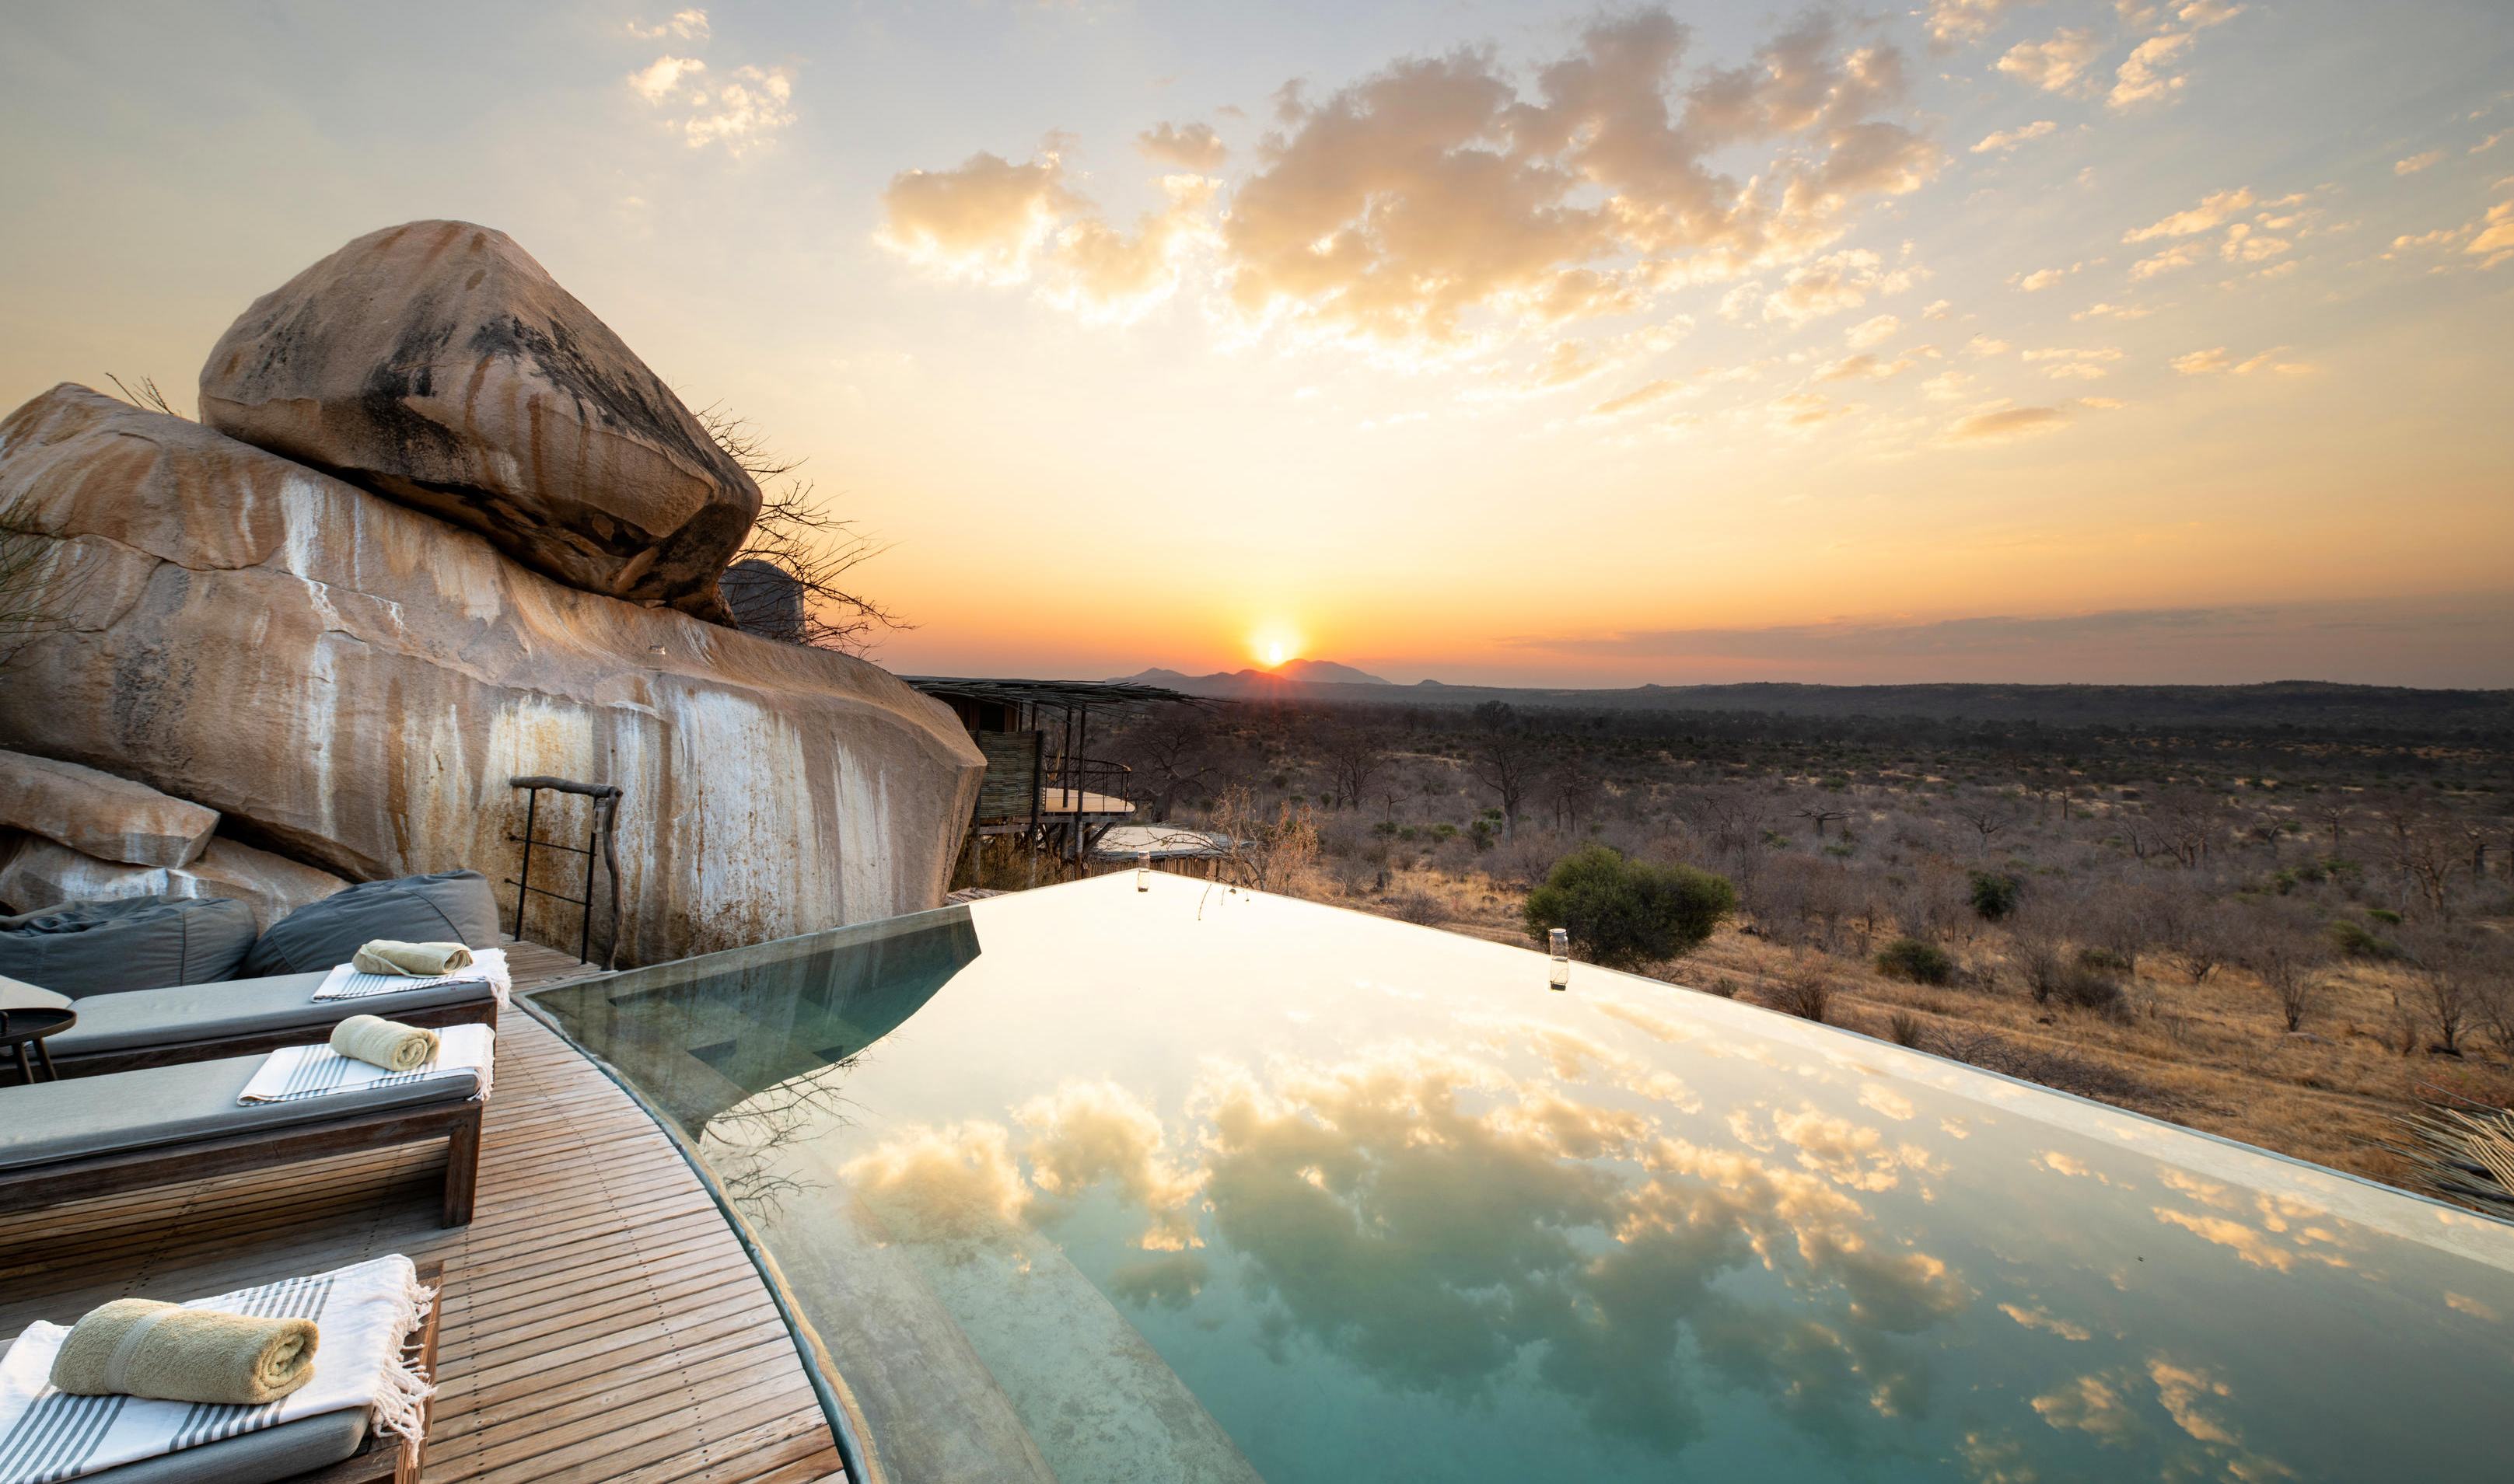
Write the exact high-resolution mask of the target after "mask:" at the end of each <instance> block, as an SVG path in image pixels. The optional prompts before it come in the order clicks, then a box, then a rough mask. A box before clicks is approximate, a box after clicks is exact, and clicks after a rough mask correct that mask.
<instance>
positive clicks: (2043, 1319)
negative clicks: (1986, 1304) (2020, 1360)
mask: <svg viewBox="0 0 2514 1484" xmlns="http://www.w3.org/2000/svg"><path fill="white" fill-rule="evenodd" d="M1999 1311H2000V1312H2001V1313H2003V1314H2006V1315H2007V1317H2008V1318H2010V1319H2013V1320H2015V1321H2016V1322H2017V1323H2019V1324H2021V1325H2023V1326H2025V1327H2026V1328H2027V1329H2029V1330H2041V1331H2043V1332H2044V1333H2045V1334H2048V1335H2057V1336H2059V1337H2060V1338H2061V1339H2063V1340H2092V1339H2094V1338H2095V1332H2094V1331H2092V1330H2090V1329H2088V1328H2087V1327H2086V1326H2085V1325H2083V1324H2073V1323H2071V1322H2070V1321H2068V1320H2066V1319H2062V1318H2058V1317H2056V1316H2054V1315H2053V1314H2051V1313H2050V1312H2049V1311H2048V1310H2045V1309H2039V1308H2028V1307H2026V1306H2025V1305H2023V1304H2001V1305H2000V1306H1999Z"/></svg>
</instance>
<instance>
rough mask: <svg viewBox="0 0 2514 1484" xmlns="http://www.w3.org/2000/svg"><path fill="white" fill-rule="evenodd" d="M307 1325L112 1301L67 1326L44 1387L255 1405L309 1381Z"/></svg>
mask: <svg viewBox="0 0 2514 1484" xmlns="http://www.w3.org/2000/svg"><path fill="white" fill-rule="evenodd" d="M321 1339H322V1337H321V1335H320V1333H319V1332H317V1331H316V1329H315V1328H314V1322H313V1321H312V1320H310V1319H258V1318H255V1317H254V1316H253V1315H251V1314H230V1313H225V1312H223V1311H221V1310H218V1309H211V1308H184V1307H182V1305H180V1304H160V1303H158V1302H157V1301H155V1300H153V1299H116V1300H114V1301H113V1302H112V1303H111V1304H105V1305H104V1306H103V1307H101V1308H96V1309H90V1310H89V1311H88V1312H87V1314H86V1316H85V1317H83V1318H81V1319H80V1320H79V1322H78V1323H76V1324H74V1325H72V1326H71V1327H70V1332H69V1334H68V1335H66V1336H64V1337H63V1338H62V1340H61V1349H60V1351H59V1352H58V1353H56V1354H55V1355H54V1356H53V1373H52V1378H51V1380H52V1383H53V1384H54V1385H55V1386H58V1387H60V1388H61V1390H63V1391H68V1392H71V1393H73V1394H75V1395H79V1396H113V1395H122V1396H145V1397H150V1398H153V1399H155V1400H157V1401H179V1402H217V1403H225V1404H228V1405H234V1406H255V1407H258V1406H261V1405H263V1404H264V1403H265V1402H274V1401H277V1400H279V1399H280V1398H281V1397H283V1396H286V1395H287V1394H288V1393H289V1392H291V1391H294V1390H296V1389H297V1388H298V1387H300V1386H302V1385H304V1384H306V1383H307V1382H309V1381H311V1380H313V1379H314V1346H315V1345H316V1344H318V1343H319V1342H320V1340H321Z"/></svg>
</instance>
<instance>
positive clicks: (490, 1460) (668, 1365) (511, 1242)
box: [0, 943, 845, 1484]
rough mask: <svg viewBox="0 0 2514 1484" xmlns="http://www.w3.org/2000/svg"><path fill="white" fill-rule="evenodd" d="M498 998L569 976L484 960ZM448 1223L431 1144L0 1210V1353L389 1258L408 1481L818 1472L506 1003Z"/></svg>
mask: <svg viewBox="0 0 2514 1484" xmlns="http://www.w3.org/2000/svg"><path fill="white" fill-rule="evenodd" d="M507 961H508V963H509V965H510V966H511V967H512V968H513V970H514V975H515V987H516V989H517V990H519V991H521V990H527V989H535V988H542V987H546V986H547V985H549V984H552V983H561V982H563V981H565V980H569V979H575V978H579V977H582V976H583V975H586V974H588V973H590V972H592V971H590V970H588V969H587V968H586V967H585V966H584V965H581V964H579V963H577V962H576V961H575V960H574V959H572V958H570V957H568V956H567V955H566V954H564V953H560V952H556V951H554V950H552V949H548V948H544V947H541V946H539V945H538V944H534V943H515V944H511V945H509V947H508V948H507ZM499 1029H500V1034H499V1037H498V1075H497V1085H496V1089H495V1091H494V1093H493V1094H492V1096H491V1098H490V1100H489V1108H488V1117H487V1124H486V1129H485V1132H484V1135H483V1138H482V1141H481V1150H480V1186H479V1204H478V1207H477V1211H476V1215H475V1217H474V1219H473V1221H472V1223H471V1224H470V1225H469V1226H466V1227H458V1228H450V1229H449V1228H446V1227H442V1226H439V1225H438V1224H437V1199H438V1196H437V1188H438V1179H439V1176H438V1172H440V1171H441V1170H442V1169H443V1167H444V1160H445V1150H444V1147H443V1145H442V1144H438V1145H436V1146H433V1147H431V1146H428V1145H426V1144H421V1145H416V1146H413V1147H410V1148H404V1149H392V1150H385V1151H382V1152H378V1153H374V1154H358V1155H345V1156H342V1157H340V1158H336V1159H331V1160H325V1161H321V1162H318V1163H307V1164H300V1165H293V1166H289V1167H287V1168H285V1169H280V1170H275V1171H268V1172H260V1173H252V1174H243V1175H233V1176H227V1177H224V1178H221V1179H216V1180H208V1181H203V1182H200V1183H195V1184H188V1185H169V1186H164V1187H161V1188H159V1189H155V1190H145V1191H141V1192H137V1193H135V1194H131V1195H123V1196H113V1197H106V1198H100V1199H93V1200H87V1201H80V1202H75V1203H72V1204H68V1205H61V1206H55V1207H52V1208H49V1209H46V1210H41V1211H35V1212H29V1213H22V1214H18V1215H12V1216H5V1217H0V1346H5V1344H7V1342H8V1341H9V1340H10V1339H13V1338H15V1337H16V1335H17V1334H18V1332H19V1331H20V1329H22V1328H23V1327H24V1326H25V1324H26V1323H27V1321H29V1320H33V1319H39V1318H40V1319H51V1320H54V1321H56V1322H59V1323H64V1324H65V1323H68V1322H69V1321H71V1320H73V1319H75V1318H77V1317H78V1316H79V1315H80V1314H82V1313H84V1312H86V1311H87V1310H88V1309H89V1308H91V1307H93V1306H95V1305H96V1304H102V1303H104V1302H106V1301H107V1300H110V1299H115V1298H121V1297H127V1296H142V1297H147V1298H158V1299H185V1298H198V1297H200V1296H203V1295H206V1294H215V1293H222V1292H224V1291H226V1290H229V1289H233V1288H241V1287H244V1286H247V1285H250V1284H255V1283H264V1282H268V1281H270V1280H272V1279H275V1278H279V1277H282V1276H285V1275H287V1274H290V1273H295V1272H306V1271H315V1270H320V1269H322V1268H327V1267H337V1266H340V1265H341V1264H343V1263H354V1262H358V1261H360V1260H362V1259H366V1258H371V1257H377V1256H381V1255H382V1254H385V1253H388V1252H401V1253H406V1254H408V1255H409V1256H410V1257H411V1258H413V1259H415V1260H417V1261H419V1262H422V1263H425V1262H426V1261H428V1260H430V1259H435V1260H438V1261H441V1262H442V1263H444V1264H445V1297H444V1305H445V1307H444V1314H443V1331H442V1334H441V1336H440V1339H439V1345H440V1348H439V1354H438V1391H437V1398H436V1413H435V1419H434V1422H433V1424H432V1425H431V1426H430V1428H429V1433H428V1448H427V1465H426V1479H427V1480H428V1481H429V1484H454V1481H457V1480H483V1481H498V1484H522V1481H525V1480H535V1481H546V1484H558V1481H574V1480H585V1481H590V1480H624V1481H625V1480H633V1481H637V1484H667V1481H682V1484H736V1481H756V1484H790V1481H791V1484H801V1481H806V1480H817V1479H831V1480H836V1479H843V1478H844V1477H845V1474H844V1471H843V1469H842V1468H841V1465H840V1463H839V1459H838V1453H837V1449H836V1446H835V1445H834V1443H832V1441H831V1436H830V1429H829V1424H828V1423H827V1421H826V1420H825V1419H824V1418H823V1416H822V1413H821V1408H820V1404H819V1402H818V1401H817V1400H816V1399H815V1398H814V1396H813V1392H812V1387H811V1384H810V1382H809V1381H808V1380H807V1379H806V1377H805V1375H804V1372H803V1368H802V1365H801V1363H800V1361H798V1360H797V1359H796V1357H795V1353H794V1342H793V1340H792V1338H791V1335H789V1333H788V1332H787V1329H786V1326H785V1324H784V1323H783V1322H782V1321H781V1320H780V1319H779V1318H778V1315H777V1310H776V1308H775V1306H774V1304H772V1303H771V1301H770V1299H769V1295H768V1292H767V1290H766V1289H765V1288H764V1287H763V1286H762V1285H761V1283H760V1280H759V1276H758V1273H757V1271H756V1270H755V1269H754V1268H753V1267H752V1266H751V1264H750V1258H749V1257H747V1256H746V1255H745V1254H744V1252H743V1250H742V1247H741V1245H740V1244H739V1243H738V1242H737V1241H736V1239H735V1237H734V1234H733V1231H732V1229H731V1228H730V1227H728V1226H727V1225H726V1224H725V1222H724V1218H723V1216H722V1215H721V1214H720V1213H719V1212H718V1211H717V1210H716V1208H715V1205H714V1202H713V1201H712V1200H711V1199H710V1197H709V1195H708V1192H707V1189H706V1187H705V1186H704V1185H702V1184H701V1183H699V1181H698V1178H697V1177H696V1176H695V1175H693V1174H692V1173H691V1172H690V1170H689V1167H688V1166H687V1165H686V1164H684V1163H683V1162H682V1160H681V1156H680V1154H679V1152H678V1150H677V1149H676V1148H675V1147H674V1146H673V1144H672V1143H671V1141H670V1140H669V1138H668V1137H667V1136H666V1135H665V1134H664V1132H663V1131H662V1130H661V1129H658V1128H657V1127H656V1126H655V1124H654V1123H653V1121H652V1120H651V1119H649V1118H648V1117H647V1116H646V1114H645V1112H644V1111H643V1110H642V1109H640V1108H639V1107H638V1106H637V1105H636V1104H635V1103H633V1102H631V1101H630V1100H629V1098H628V1095H627V1094H625V1093H623V1092H621V1091H620V1089H618V1088H617V1087H615V1086H613V1085H612V1083H611V1082H610V1080H609V1079H608V1078H606V1077H604V1076H603V1075H602V1073H601V1072H599V1071H597V1070H596V1069H595V1068H594V1067H593V1066H592V1065H591V1064H590V1063H588V1062H586V1061H585V1060H584V1059H583V1058H582V1057H580V1056H579V1055H578V1054H577V1053H576V1052H575V1050H574V1049H573V1048H571V1047H569V1046H568V1045H567V1044H566V1043H565V1042H564V1041H562V1040H560V1039H559V1038H558V1037H557V1036H556V1035H554V1034H552V1033H551V1032H550V1031H549V1030H548V1029H547V1028H546V1027H545V1026H544V1025H543V1024H542V1023H540V1022H539V1021H536V1020H534V1019H533V1018H532V1017H531V1016H530V1015H529V1014H528V1013H526V1012H525V1011H524V1010H523V1009H522V1008H521V1007H517V1008H514V1009H512V1010H509V1011H508V1012H507V1013H506V1014H505V1015H503V1016H501V1017H500V1018H499Z"/></svg>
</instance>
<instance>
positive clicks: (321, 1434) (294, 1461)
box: [79, 1407, 367, 1484]
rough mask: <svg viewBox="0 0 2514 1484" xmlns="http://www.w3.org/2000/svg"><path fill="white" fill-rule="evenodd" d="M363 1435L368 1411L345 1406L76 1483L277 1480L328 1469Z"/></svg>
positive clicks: (255, 1483) (246, 1483)
mask: <svg viewBox="0 0 2514 1484" xmlns="http://www.w3.org/2000/svg"><path fill="white" fill-rule="evenodd" d="M366 1440H367V1414H366V1413H365V1412H364V1411H363V1410H361V1409H359V1408H356V1407H350V1408H347V1409H345V1410H344V1411H340V1412H326V1413H323V1414H322V1415H320V1416H318V1417H304V1418H299V1419H298V1420H297V1421H296V1422H293V1423H282V1424H279V1425H278V1426H276V1427H264V1428H263V1429H261V1430H260V1431H258V1432H245V1433H239V1434H237V1435H236V1436H234V1437H231V1438H226V1439H223V1440H222V1441H220V1442H216V1443H203V1444H201V1445H200V1446H199V1447H197V1448H185V1449H182V1450H181V1451H180V1452H176V1453H169V1454H163V1455H161V1456H159V1457H157V1458H153V1459H142V1460H141V1461H140V1462H139V1463H137V1464H123V1465H122V1466H121V1467H119V1468H103V1469H99V1470H98V1471H96V1472H95V1473H91V1474H83V1475H81V1476H80V1478H79V1484H279V1481H280V1480H283V1479H293V1478H295V1477H297V1476H298V1475H299V1474H302V1473H312V1472H313V1471H314V1470H315V1469H317V1468H329V1467H330V1466H332V1465H333V1464H337V1463H339V1462H341V1461H342V1460H343V1459H345V1458H347V1457H348V1456H349V1455H351V1454H353V1453H355V1452H357V1451H358V1445H359V1444H361V1443H364V1442H365V1441H366Z"/></svg>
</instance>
